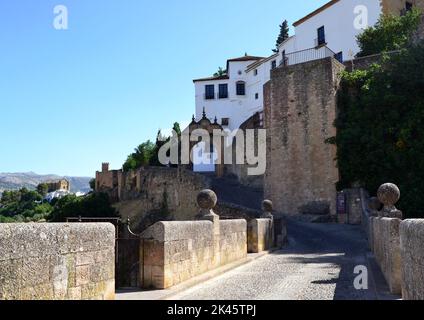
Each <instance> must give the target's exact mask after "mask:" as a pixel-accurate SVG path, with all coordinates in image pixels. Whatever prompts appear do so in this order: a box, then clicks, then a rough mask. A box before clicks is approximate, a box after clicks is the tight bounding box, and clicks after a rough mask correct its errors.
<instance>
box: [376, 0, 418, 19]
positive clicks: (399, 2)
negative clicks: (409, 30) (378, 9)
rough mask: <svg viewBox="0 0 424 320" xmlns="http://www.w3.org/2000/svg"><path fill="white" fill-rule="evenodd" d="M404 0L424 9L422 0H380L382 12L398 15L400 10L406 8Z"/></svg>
mask: <svg viewBox="0 0 424 320" xmlns="http://www.w3.org/2000/svg"><path fill="white" fill-rule="evenodd" d="M406 2H409V3H411V4H413V5H414V6H416V7H418V8H420V9H424V0H381V6H382V11H383V13H384V14H394V15H400V13H401V11H402V10H404V9H405V8H406Z"/></svg>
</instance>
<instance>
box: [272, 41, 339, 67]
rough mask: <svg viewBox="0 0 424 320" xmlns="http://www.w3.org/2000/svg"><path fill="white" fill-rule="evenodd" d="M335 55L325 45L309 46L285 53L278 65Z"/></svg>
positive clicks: (293, 63)
mask: <svg viewBox="0 0 424 320" xmlns="http://www.w3.org/2000/svg"><path fill="white" fill-rule="evenodd" d="M335 55H336V54H335V53H334V52H333V50H331V49H330V48H328V47H327V46H322V47H319V48H318V47H316V48H310V49H305V50H301V51H296V52H292V53H287V54H285V55H284V56H283V60H282V61H281V64H280V66H292V65H295V64H300V63H304V62H308V61H313V60H320V59H324V58H329V57H335Z"/></svg>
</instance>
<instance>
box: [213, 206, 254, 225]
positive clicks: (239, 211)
mask: <svg viewBox="0 0 424 320" xmlns="http://www.w3.org/2000/svg"><path fill="white" fill-rule="evenodd" d="M214 211H215V213H216V214H218V215H219V216H220V218H221V219H245V220H247V221H250V220H252V219H255V218H257V217H260V216H261V215H262V211H259V210H255V209H250V208H246V207H243V206H239V205H237V204H233V203H227V202H223V201H220V202H218V204H217V205H216V207H215V208H214Z"/></svg>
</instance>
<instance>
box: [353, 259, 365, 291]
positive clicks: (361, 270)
mask: <svg viewBox="0 0 424 320" xmlns="http://www.w3.org/2000/svg"><path fill="white" fill-rule="evenodd" d="M353 273H354V274H357V276H356V278H355V280H354V281H353V286H354V288H355V289H356V290H368V288H369V287H368V268H367V267H366V266H362V265H361V266H356V267H355V269H354V270H353Z"/></svg>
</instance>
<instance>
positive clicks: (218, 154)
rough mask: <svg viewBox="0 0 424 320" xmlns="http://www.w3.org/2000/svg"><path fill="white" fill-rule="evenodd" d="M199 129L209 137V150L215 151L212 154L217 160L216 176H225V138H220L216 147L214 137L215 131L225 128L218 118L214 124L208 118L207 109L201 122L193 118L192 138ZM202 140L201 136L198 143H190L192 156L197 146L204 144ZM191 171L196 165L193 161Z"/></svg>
mask: <svg viewBox="0 0 424 320" xmlns="http://www.w3.org/2000/svg"><path fill="white" fill-rule="evenodd" d="M199 129H201V130H204V131H205V132H207V133H208V135H209V141H210V146H209V148H208V150H214V152H212V153H211V154H212V156H213V155H215V158H216V163H215V165H214V166H215V174H216V175H217V176H218V177H221V176H222V175H223V174H224V165H223V162H224V161H223V153H224V138H223V137H221V138H219V141H220V143H218V144H217V145H215V142H216V141H214V135H213V134H214V130H220V131H221V132H222V131H223V128H222V126H221V125H220V124H218V119H217V118H216V117H215V121H214V122H213V123H212V122H211V121H210V120H209V119H208V118H207V116H206V111H205V109H203V116H202V119H200V120H199V121H196V119H195V118H194V116H193V120H192V122H191V123H190V125H189V127H188V130H189V133H190V137H191V136H192V135H194V136H195V134H196V130H199ZM215 139H216V138H215ZM201 140H202V139H201V137H200V136H199V140H198V141H190V155H192V154H193V151H195V150H196V149H195V148H196V146H198V145H199V144H200V143H202V142H203V140H202V141H201ZM191 159H192V158H191ZM190 169H192V170H194V164H193V162H192V160H190Z"/></svg>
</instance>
